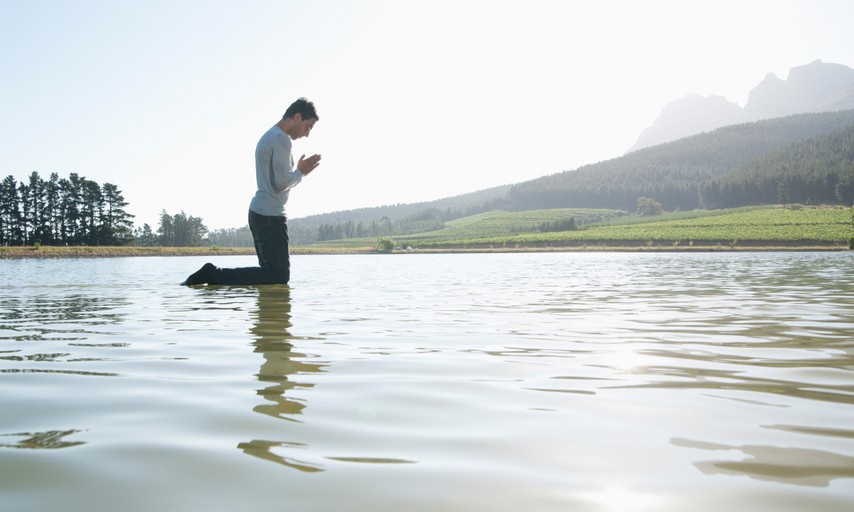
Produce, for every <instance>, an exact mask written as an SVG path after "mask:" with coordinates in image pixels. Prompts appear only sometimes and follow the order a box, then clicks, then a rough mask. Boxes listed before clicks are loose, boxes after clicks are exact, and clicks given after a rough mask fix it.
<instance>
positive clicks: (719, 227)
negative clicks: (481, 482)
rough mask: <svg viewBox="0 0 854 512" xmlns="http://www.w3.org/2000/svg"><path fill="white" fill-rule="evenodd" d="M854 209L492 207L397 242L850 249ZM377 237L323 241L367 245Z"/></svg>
mask: <svg viewBox="0 0 854 512" xmlns="http://www.w3.org/2000/svg"><path fill="white" fill-rule="evenodd" d="M851 215H852V214H851V210H850V209H848V208H842V207H787V208H783V207H747V208H738V209H733V210H713V211H700V210H698V211H692V212H673V213H667V214H664V215H661V216H657V217H640V216H636V215H626V214H625V213H623V212H617V211H613V210H575V209H558V210H537V211H527V212H503V211H494V212H488V213H482V214H479V215H474V216H471V217H466V218H462V219H457V220H454V221H451V222H448V223H447V227H446V228H445V229H442V230H439V231H432V232H429V233H417V234H411V235H403V236H397V237H394V241H395V244H396V245H397V246H398V247H411V248H413V249H415V250H441V249H457V250H465V249H497V250H502V249H503V250H510V249H524V248H528V249H538V248H539V249H543V250H545V249H549V248H557V249H561V248H562V249H570V248H588V249H590V248H600V249H609V248H629V249H631V248H635V249H636V248H668V249H674V248H676V249H687V248H709V247H712V248H718V247H726V248H817V249H846V248H848V240H849V238H851V237H854V224H852V217H851ZM567 217H575V218H576V221H577V222H578V223H579V225H580V229H578V230H577V231H561V232H551V233H549V232H540V231H539V227H540V226H542V225H543V223H545V222H554V221H557V220H563V219H566V218H567ZM374 242H375V240H369V239H351V240H338V241H332V242H326V243H324V244H323V245H322V246H326V247H347V246H350V247H362V246H369V245H371V244H372V243H374Z"/></svg>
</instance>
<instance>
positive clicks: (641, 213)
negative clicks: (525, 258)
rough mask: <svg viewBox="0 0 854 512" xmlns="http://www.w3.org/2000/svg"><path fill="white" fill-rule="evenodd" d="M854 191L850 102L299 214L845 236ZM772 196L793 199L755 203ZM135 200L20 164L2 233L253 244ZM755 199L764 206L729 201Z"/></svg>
mask: <svg viewBox="0 0 854 512" xmlns="http://www.w3.org/2000/svg"><path fill="white" fill-rule="evenodd" d="M852 203H854V110H847V111H842V112H830V113H819V114H801V115H795V116H790V117H786V118H778V119H771V120H765V121H758V122H754V123H746V124H740V125H734V126H728V127H724V128H719V129H717V130H714V131H713V132H709V133H704V134H700V135H695V136H691V137H687V138H684V139H681V140H678V141H674V142H670V143H667V144H662V145H659V146H655V147H650V148H646V149H642V150H639V151H635V152H632V153H629V154H627V155H625V156H623V157H620V158H615V159H613V160H608V161H604V162H599V163H595V164H591V165H586V166H584V167H581V168H579V169H577V170H572V171H564V172H560V173H556V174H552V175H549V176H543V177H540V178H536V179H533V180H529V181H525V182H521V183H517V184H513V185H505V186H501V187H494V188H490V189H486V190H481V191H477V192H473V193H469V194H463V195H459V196H454V197H449V198H444V199H439V200H436V201H430V202H424V203H414V204H398V205H391V206H383V207H376V208H362V209H358V210H348V211H340V212H334V213H328V214H323V215H314V216H310V217H305V218H297V219H290V220H289V226H288V228H289V235H290V240H291V244H292V245H295V246H309V245H313V244H317V245H318V246H320V247H356V246H360V247H374V248H377V249H380V250H386V249H387V248H388V246H389V241H394V243H397V244H400V245H403V246H413V247H415V246H418V247H446V246H447V247H450V246H465V245H469V246H476V245H481V246H490V245H492V246H511V245H516V244H528V245H530V246H548V245H552V246H573V245H584V244H612V243H614V244H620V243H623V244H629V245H637V244H648V245H654V244H672V245H681V244H691V243H695V242H703V243H706V242H714V243H721V244H730V245H733V244H751V243H755V244H762V243H766V242H770V241H778V242H781V243H788V244H807V243H813V242H815V243H821V244H825V245H827V244H831V245H833V244H844V243H846V241H847V240H848V238H850V237H852V233H851V222H850V219H849V220H848V223H847V224H846V223H845V221H844V220H841V219H842V217H844V214H845V213H844V212H845V210H844V208H839V207H846V208H847V207H849V206H851V205H852ZM798 204H800V205H805V206H811V205H830V206H837V207H836V208H803V207H800V208H795V207H794V206H793V205H798ZM763 205H765V206H770V205H782V206H787V207H788V208H779V207H774V208H755V207H757V206H763ZM126 207H127V203H126V202H125V201H124V199H123V197H122V195H121V192H120V191H119V189H118V188H117V187H116V186H115V185H112V184H109V183H108V184H105V185H103V186H100V185H98V184H97V183H95V182H93V181H90V180H87V179H85V178H83V177H80V176H78V175H77V174H73V173H72V174H71V175H70V176H69V178H68V179H61V178H59V176H58V175H56V174H55V173H54V174H52V175H51V176H50V178H49V179H48V180H43V179H42V178H41V177H40V176H39V175H38V174H37V173H33V174H32V175H31V176H30V179H29V181H28V182H22V183H17V182H16V181H15V180H14V178H12V177H11V176H9V177H7V178H6V179H5V180H4V181H3V182H2V184H0V246H2V245H5V246H10V245H36V244H38V245H137V246H202V245H209V246H213V247H252V245H253V242H252V236H251V234H250V232H249V229H248V226H244V227H242V228H238V229H228V230H216V231H213V232H210V233H208V230H207V228H206V227H205V225H204V223H203V221H202V219H200V218H197V217H193V216H191V215H187V214H185V213H184V212H180V213H179V214H175V215H170V214H168V213H166V212H165V211H164V212H163V213H162V214H161V218H160V226H159V227H158V229H157V230H156V232H155V231H154V230H152V228H151V227H150V226H148V225H147V224H146V225H144V226H143V227H142V228H139V229H134V228H133V223H132V221H131V219H132V217H133V216H132V215H130V214H128V213H127V211H126ZM741 207H750V208H747V209H745V210H736V211H735V212H733V211H730V210H723V209H732V208H741ZM715 210H721V211H719V212H716V211H715ZM718 214H719V215H718ZM716 215H717V216H716ZM712 219H716V220H714V221H713V220H712ZM650 220H652V221H654V222H650ZM641 221H643V224H638V223H639V222H641ZM719 222H725V224H719ZM726 223H728V224H726ZM632 224H634V225H632ZM846 229H847V231H845V230H846Z"/></svg>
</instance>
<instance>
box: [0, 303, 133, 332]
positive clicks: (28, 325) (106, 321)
mask: <svg viewBox="0 0 854 512" xmlns="http://www.w3.org/2000/svg"><path fill="white" fill-rule="evenodd" d="M129 303H130V301H129V300H128V299H127V298H124V297H94V296H90V295H83V294H77V295H63V294H62V292H58V294H56V295H52V294H50V293H48V294H45V295H39V296H34V297H27V296H15V297H2V298H0V332H3V334H2V335H0V340H14V341H28V340H43V339H50V340H65V341H73V340H81V339H86V335H87V334H91V333H93V332H95V333H98V334H103V333H102V332H100V331H91V330H89V329H87V327H95V326H103V325H118V324H121V323H122V321H123V319H124V317H125V314H124V313H119V312H116V311H115V310H116V309H118V308H121V307H124V306H127V305H128V304H129ZM8 333H11V334H8Z"/></svg>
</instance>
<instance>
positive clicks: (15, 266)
mask: <svg viewBox="0 0 854 512" xmlns="http://www.w3.org/2000/svg"><path fill="white" fill-rule="evenodd" d="M852 256H854V255H852V254H850V253H827V254H799V253H781V254H769V253H748V254H742V253H706V254H644V253H635V254H611V253H604V254H593V253H585V254H498V255H383V256H379V255H377V256H365V255H360V256H296V257H294V258H293V262H292V267H293V268H292V273H293V276H294V279H293V281H292V283H291V287H290V288H287V287H282V286H263V287H211V288H204V287H202V288H185V287H181V286H178V285H177V283H178V282H180V281H181V280H182V279H183V278H184V277H185V276H186V275H187V274H188V273H190V272H192V271H193V270H195V269H196V268H198V267H199V266H200V265H201V264H202V263H204V262H205V261H207V260H208V259H210V258H201V259H200V258H171V259H170V258H126V259H83V260H46V261H37V260H4V261H0V509H2V510H3V511H6V510H8V511H16V512H21V511H39V512H41V511H52V510H63V511H166V510H169V511H172V510H176V511H178V510H180V511H190V510H192V511H195V510H204V511H219V510H231V511H237V510H239V511H315V510H316V511H339V510H340V511H362V510H365V511H367V510H370V511H481V510H484V511H486V510H488V511H510V510H512V511H532V512H534V511H600V510H602V511H604V510H613V511H634V510H643V511H680V512H681V511H705V510H709V511H712V510H714V511H721V510H724V511H736V510H737V511H741V510H744V511H775V512H779V511H845V512H850V511H851V510H854V339H852V336H854V272H852V264H854V258H852ZM212 261H215V262H216V263H217V264H219V265H221V266H243V265H251V264H253V258H249V257H245V258H244V257H222V258H218V259H217V258H213V259H212Z"/></svg>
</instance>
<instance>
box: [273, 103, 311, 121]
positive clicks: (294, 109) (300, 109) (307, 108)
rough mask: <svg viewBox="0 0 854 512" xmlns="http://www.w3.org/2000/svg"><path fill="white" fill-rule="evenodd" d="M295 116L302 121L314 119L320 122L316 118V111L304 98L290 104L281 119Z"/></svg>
mask: <svg viewBox="0 0 854 512" xmlns="http://www.w3.org/2000/svg"><path fill="white" fill-rule="evenodd" d="M295 114H299V115H300V116H301V117H302V118H303V120H306V119H315V120H317V121H320V118H319V117H318V116H317V110H316V109H315V108H314V103H312V102H310V101H308V100H307V99H305V98H300V99H298V100H296V101H295V102H293V103H291V106H290V107H288V109H287V110H285V115H284V116H282V117H294V115H295Z"/></svg>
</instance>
